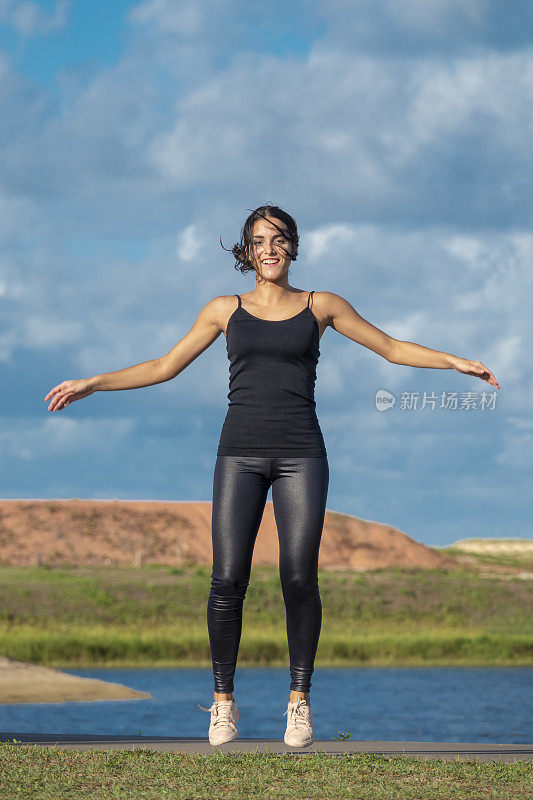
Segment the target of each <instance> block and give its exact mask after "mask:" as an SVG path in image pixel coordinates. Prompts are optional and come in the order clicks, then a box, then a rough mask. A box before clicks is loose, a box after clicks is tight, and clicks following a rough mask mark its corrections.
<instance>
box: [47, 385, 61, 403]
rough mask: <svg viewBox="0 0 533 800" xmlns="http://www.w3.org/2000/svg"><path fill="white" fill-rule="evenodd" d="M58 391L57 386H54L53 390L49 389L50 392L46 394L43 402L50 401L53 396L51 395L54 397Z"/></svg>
mask: <svg viewBox="0 0 533 800" xmlns="http://www.w3.org/2000/svg"><path fill="white" fill-rule="evenodd" d="M58 391H59V386H54V388H53V389H50V391H49V392H48V394H47V395H46V397H45V398H44V399H45V401H46V400H49V399H50V397H52V396H53V395H54V394H55V393H56V392H58Z"/></svg>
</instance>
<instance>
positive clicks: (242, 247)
mask: <svg viewBox="0 0 533 800" xmlns="http://www.w3.org/2000/svg"><path fill="white" fill-rule="evenodd" d="M248 211H251V209H248ZM273 218H274V219H279V220H280V221H281V222H284V223H285V225H286V226H287V231H282V230H281V228H279V227H278V226H277V225H276V223H275V222H273V221H272V220H273ZM258 219H266V220H267V221H268V222H270V224H271V225H274V227H275V228H278V230H279V231H280V233H281V232H282V233H283V235H284V236H285V237H286V238H287V239H288V240H289V241H290V243H291V246H292V247H291V250H292V252H289V251H288V250H285V249H284V248H283V250H284V252H285V253H286V254H287V256H288V257H289V258H290V259H291V261H296V258H297V257H298V244H299V242H300V237H299V236H298V228H297V225H296V222H295V220H294V219H293V218H292V217H291V215H290V214H287V212H286V211H283V209H282V208H279V207H278V206H274V205H272V204H271V203H267V204H266V205H264V206H259V208H256V209H255V210H254V211H252V213H251V214H250V216H249V217H248V219H247V220H246V222H245V223H244V225H243V226H242V230H241V240H240V242H238V243H237V244H234V245H233V247H232V248H231V251H230V250H228V249H227V247H224V245H223V244H222V238H221V239H220V244H221V245H222V247H223V248H224V250H226V252H228V253H229V252H231V253H233V255H234V256H235V259H236V262H235V264H234V266H235V269H240V271H241V272H242V273H243V274H244V273H245V272H250V271H251V270H254V269H255V267H254V265H253V263H252V262H251V261H250V259H249V257H248V253H252V252H253V243H252V232H253V229H254V223H255V222H256V221H257V220H258Z"/></svg>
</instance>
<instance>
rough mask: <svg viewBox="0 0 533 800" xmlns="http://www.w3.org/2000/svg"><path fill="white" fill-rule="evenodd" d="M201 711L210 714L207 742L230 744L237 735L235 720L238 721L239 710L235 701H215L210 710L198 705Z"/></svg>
mask: <svg viewBox="0 0 533 800" xmlns="http://www.w3.org/2000/svg"><path fill="white" fill-rule="evenodd" d="M198 706H199V707H200V708H201V709H202V711H208V712H209V711H210V712H211V724H210V725H209V741H210V743H211V744H215V745H216V744H224V743H225V742H231V741H232V740H233V739H236V738H237V737H238V735H239V733H238V731H237V720H238V719H239V709H238V708H237V701H236V700H235V698H233V699H232V700H215V701H213V705H212V706H211V708H204V707H203V706H201V705H200V703H198Z"/></svg>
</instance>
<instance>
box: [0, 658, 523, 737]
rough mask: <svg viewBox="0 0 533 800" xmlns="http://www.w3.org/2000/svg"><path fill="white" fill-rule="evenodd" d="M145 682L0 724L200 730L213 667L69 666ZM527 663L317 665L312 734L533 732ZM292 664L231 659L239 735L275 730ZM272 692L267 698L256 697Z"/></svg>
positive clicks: (35, 707)
mask: <svg viewBox="0 0 533 800" xmlns="http://www.w3.org/2000/svg"><path fill="white" fill-rule="evenodd" d="M64 671H65V672H70V673H71V674H73V675H82V676H84V677H87V678H99V679H101V680H108V681H113V682H114V683H122V684H125V685H126V686H131V687H132V688H134V689H139V690H141V691H147V692H150V694H151V695H152V697H151V699H149V700H146V699H145V700H120V701H112V702H110V701H106V702H90V703H31V704H20V705H0V730H1V731H9V732H17V733H54V734H56V733H66V734H69V733H93V734H95V733H96V734H124V735H139V734H141V735H144V736H185V737H205V738H207V731H208V728H209V720H210V715H209V714H206V713H205V712H204V711H201V710H200V709H199V708H198V705H197V704H198V703H200V704H201V705H202V706H205V708H209V707H210V705H211V703H212V702H213V676H212V672H211V670H210V669H75V670H64ZM532 685H533V668H531V667H419V668H412V667H405V668H397V667H391V668H387V667H383V668H379V667H358V668H335V669H319V668H315V672H314V674H313V679H312V686H311V704H312V708H313V718H314V723H315V736H316V738H317V739H332V738H333V737H334V736H338V735H339V731H342V732H343V733H348V732H349V733H351V737H350V738H351V739H352V740H366V741H369V740H372V739H376V740H379V741H419V742H465V743H468V742H500V743H503V744H530V743H532V742H533V730H532V728H533V713H532V711H533V708H532V693H531V688H532ZM288 686H289V673H288V669H284V668H281V667H280V668H271V667H262V668H257V667H239V666H238V667H237V673H236V676H235V692H234V694H235V698H236V699H237V701H238V704H239V712H240V719H239V736H240V737H241V738H249V737H250V738H267V739H281V738H282V737H283V734H284V732H285V725H286V717H285V716H283V712H284V711H285V710H286V708H287V702H288V699H289V690H288ZM265 695H267V696H268V700H267V703H266V705H265V706H264V708H262V707H261V705H260V699H259V698H260V697H261V696H263V697H264V696H265Z"/></svg>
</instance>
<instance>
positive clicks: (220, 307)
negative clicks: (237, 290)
mask: <svg viewBox="0 0 533 800" xmlns="http://www.w3.org/2000/svg"><path fill="white" fill-rule="evenodd" d="M236 308H237V298H236V297H235V295H234V294H221V295H217V297H213V298H212V300H209V301H208V302H207V303H206V304H205V305H204V306H203V308H202V309H201V310H200V313H199V314H198V319H201V320H202V321H204V322H206V323H208V324H210V325H215V326H216V327H217V329H218V330H219V331H225V330H226V324H227V321H228V319H229V317H230V316H231V314H232V313H233V311H235V309H236Z"/></svg>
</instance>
